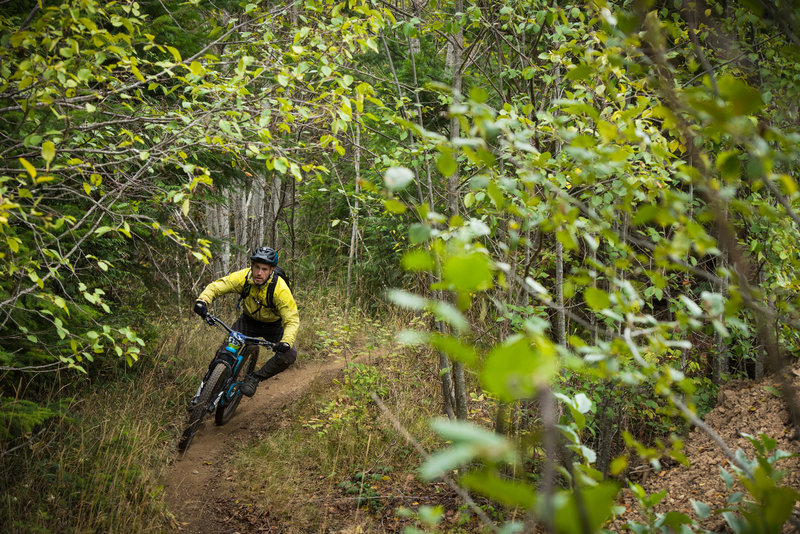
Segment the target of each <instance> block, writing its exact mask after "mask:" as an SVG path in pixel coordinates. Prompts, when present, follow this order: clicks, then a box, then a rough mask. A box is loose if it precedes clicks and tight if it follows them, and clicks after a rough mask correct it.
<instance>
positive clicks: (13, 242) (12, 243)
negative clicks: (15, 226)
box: [6, 237, 22, 252]
mask: <svg viewBox="0 0 800 534" xmlns="http://www.w3.org/2000/svg"><path fill="white" fill-rule="evenodd" d="M6 243H8V248H10V249H11V252H19V244H20V243H22V241H20V240H19V239H18V238H16V237H7V238H6Z"/></svg>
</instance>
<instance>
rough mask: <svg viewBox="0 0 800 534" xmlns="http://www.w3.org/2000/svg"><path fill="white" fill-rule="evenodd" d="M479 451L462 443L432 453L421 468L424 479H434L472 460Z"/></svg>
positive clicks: (420, 471)
mask: <svg viewBox="0 0 800 534" xmlns="http://www.w3.org/2000/svg"><path fill="white" fill-rule="evenodd" d="M476 453H477V451H476V450H475V448H474V447H472V446H470V445H469V444H466V443H462V444H460V445H456V446H453V447H450V448H448V449H445V450H443V451H439V452H436V453H434V454H432V455H431V456H430V457H429V458H428V459H427V460H425V463H424V464H422V466H421V467H420V468H419V476H420V477H421V478H422V479H423V480H428V481H430V480H434V479H437V478H439V477H440V476H442V475H444V474H447V473H448V472H450V471H452V470H453V469H455V468H457V467H459V466H461V465H463V464H465V463H467V462H469V461H472V459H473V458H474V457H475V455H476Z"/></svg>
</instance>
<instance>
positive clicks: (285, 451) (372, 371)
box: [232, 293, 440, 533]
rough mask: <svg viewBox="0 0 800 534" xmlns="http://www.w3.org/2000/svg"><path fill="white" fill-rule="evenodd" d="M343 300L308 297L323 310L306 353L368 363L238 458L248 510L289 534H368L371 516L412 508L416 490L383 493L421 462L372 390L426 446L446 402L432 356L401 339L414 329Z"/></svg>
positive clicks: (307, 338) (291, 413) (292, 411)
mask: <svg viewBox="0 0 800 534" xmlns="http://www.w3.org/2000/svg"><path fill="white" fill-rule="evenodd" d="M337 296H338V295H335V294H331V293H327V294H324V295H314V296H312V297H311V298H309V304H312V305H314V306H315V313H314V315H313V316H311V317H310V318H309V319H310V320H309V321H307V322H306V326H307V330H306V331H305V332H304V334H303V336H302V343H303V345H304V347H305V349H306V350H305V351H304V352H305V356H306V357H308V358H310V359H322V358H330V357H331V356H332V355H335V354H340V353H343V354H348V355H349V356H352V357H353V358H358V357H359V356H364V357H365V358H363V359H361V360H360V362H362V363H361V364H359V363H350V364H349V367H348V368H347V369H346V370H345V371H344V373H343V374H342V376H341V377H340V378H339V379H338V380H337V381H336V382H335V383H334V385H333V387H332V388H331V385H330V382H327V383H319V384H316V385H314V386H313V387H312V388H311V390H310V391H309V392H308V394H307V395H306V396H305V398H304V399H303V400H302V401H300V402H298V403H296V404H295V405H293V406H291V407H290V408H289V409H288V410H287V411H285V412H283V417H282V419H281V420H280V421H276V422H275V424H274V427H273V428H270V429H268V430H267V431H265V432H264V433H263V434H262V435H259V436H255V437H253V439H251V440H250V441H249V442H248V443H246V444H243V445H242V447H241V448H240V449H239V450H238V451H237V452H236V453H235V455H234V457H233V459H232V462H233V467H234V468H235V469H236V470H237V471H238V472H239V475H238V480H239V484H240V491H241V494H242V495H247V494H249V495H251V496H252V499H251V502H249V503H248V505H250V506H252V507H254V508H256V509H259V510H261V511H262V512H267V511H268V512H269V516H270V517H272V518H280V519H282V521H281V527H282V529H283V530H282V531H283V532H287V533H307V532H329V531H336V529H337V528H343V527H345V526H347V527H348V528H353V527H357V528H360V529H362V531H370V530H371V526H370V523H371V522H373V521H374V520H375V519H374V517H375V515H374V514H372V513H371V512H374V511H376V510H378V509H384V508H387V507H388V509H390V510H391V509H392V507H395V506H401V505H410V504H411V503H412V502H413V500H414V498H415V495H414V494H413V493H414V492H413V491H411V490H409V492H410V493H409V494H408V495H402V494H399V495H392V496H391V497H389V496H387V495H380V494H379V493H380V492H379V490H377V489H376V487H375V486H376V485H377V484H378V483H385V484H386V485H393V486H398V485H399V486H403V485H405V484H407V479H408V478H407V477H408V474H409V472H413V468H414V466H415V465H417V463H418V462H419V457H418V456H417V455H416V453H415V452H413V451H412V449H411V447H410V446H409V445H407V444H406V443H405V441H404V440H403V439H402V438H400V437H399V436H398V435H397V433H396V432H395V431H394V430H393V429H392V428H391V426H390V425H389V424H387V423H386V421H384V420H383V419H382V418H381V416H380V414H379V413H378V410H377V408H376V407H375V406H374V403H373V402H372V401H371V399H370V397H369V393H370V392H371V391H377V392H379V393H380V395H381V396H382V397H383V398H384V399H385V402H386V404H387V405H388V406H389V407H390V409H391V410H392V411H393V412H394V413H395V414H397V415H398V416H399V418H400V420H401V422H402V423H403V425H404V426H405V427H406V428H407V429H408V430H409V431H410V432H411V433H412V434H413V435H415V436H417V438H418V439H421V440H422V442H423V444H425V445H430V444H431V443H432V442H433V441H435V438H434V437H433V436H432V435H431V431H430V429H429V427H428V421H429V419H430V417H431V415H436V414H438V413H439V404H440V402H439V392H438V388H437V384H438V381H437V375H436V372H435V364H434V360H433V357H432V356H430V355H428V354H418V353H416V352H414V351H413V350H412V349H409V348H404V347H400V346H398V345H397V344H396V343H395V342H394V341H393V338H394V336H395V334H396V333H397V332H398V331H400V330H402V329H404V328H407V320H406V319H405V318H403V317H401V316H393V315H391V314H388V313H387V314H385V316H384V317H381V318H374V317H369V316H368V315H367V314H366V313H365V312H363V311H361V310H359V309H358V308H351V309H349V310H348V309H343V307H342V304H341V302H342V301H341V300H339V299H337ZM301 357H303V355H301ZM398 477H399V478H402V481H400V480H397V478H398ZM412 478H413V477H412ZM406 501H408V502H406ZM364 507H366V508H367V509H368V510H367V511H365V510H364V509H363V508H364ZM378 515H380V514H378ZM379 530H380V529H379Z"/></svg>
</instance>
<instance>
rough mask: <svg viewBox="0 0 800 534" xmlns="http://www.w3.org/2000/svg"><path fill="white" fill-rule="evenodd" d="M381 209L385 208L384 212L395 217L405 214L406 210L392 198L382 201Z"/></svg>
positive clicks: (403, 205)
mask: <svg viewBox="0 0 800 534" xmlns="http://www.w3.org/2000/svg"><path fill="white" fill-rule="evenodd" d="M383 207H384V208H386V211H388V212H389V213H393V214H395V215H399V214H401V213H405V212H406V209H407V208H406V205H405V204H403V203H402V202H400V201H399V200H397V199H394V198H387V199H386V200H384V201H383Z"/></svg>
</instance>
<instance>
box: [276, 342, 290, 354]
mask: <svg viewBox="0 0 800 534" xmlns="http://www.w3.org/2000/svg"><path fill="white" fill-rule="evenodd" d="M291 348H292V347H290V346H289V344H288V343H286V342H285V341H281V342H280V343H276V344H275V352H288V351H289V349H291Z"/></svg>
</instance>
